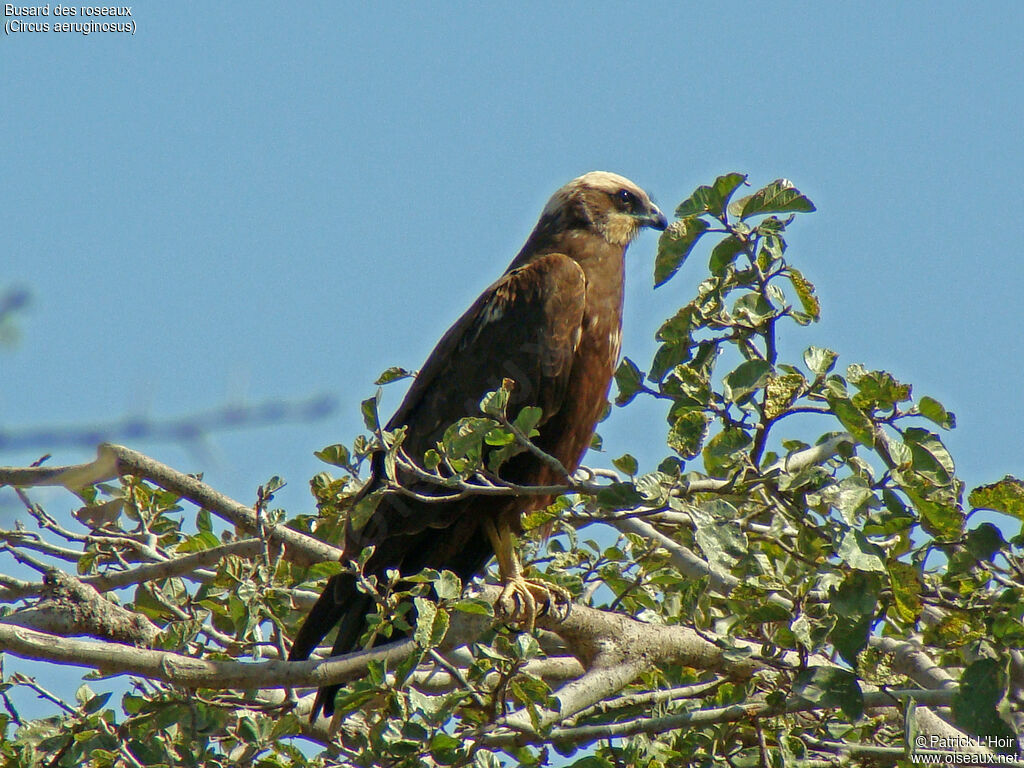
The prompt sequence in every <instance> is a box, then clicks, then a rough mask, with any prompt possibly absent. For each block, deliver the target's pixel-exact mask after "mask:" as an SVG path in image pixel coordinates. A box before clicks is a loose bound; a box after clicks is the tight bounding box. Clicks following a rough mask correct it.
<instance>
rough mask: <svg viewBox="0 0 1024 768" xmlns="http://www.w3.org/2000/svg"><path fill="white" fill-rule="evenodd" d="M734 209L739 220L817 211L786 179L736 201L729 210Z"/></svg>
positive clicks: (774, 182) (777, 180)
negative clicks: (776, 214) (770, 214)
mask: <svg viewBox="0 0 1024 768" xmlns="http://www.w3.org/2000/svg"><path fill="white" fill-rule="evenodd" d="M736 208H738V209H739V211H738V213H739V217H740V218H741V219H748V218H750V217H751V216H757V215H759V214H762V213H812V212H814V211H815V210H817V209H816V208H815V207H814V203H812V202H811V201H810V199H808V198H807V196H806V195H804V194H802V193H801V192H800V190H799V189H797V188H796V187H794V186H793V183H792V182H791V181H789V180H788V179H776V180H775V181H773V182H772V183H771V184H769V185H767V186H766V187H763V188H762V189H759V190H758V191H757V192H755V193H754V194H752V195H750V196H749V197H745V198H743V199H741V200H737V201H736V203H735V204H734V205H733V206H730V209H729V210H730V211H733V210H734V209H736Z"/></svg>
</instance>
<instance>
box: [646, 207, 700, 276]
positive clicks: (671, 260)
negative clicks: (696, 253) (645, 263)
mask: <svg viewBox="0 0 1024 768" xmlns="http://www.w3.org/2000/svg"><path fill="white" fill-rule="evenodd" d="M708 226H709V225H708V223H707V222H706V221H704V220H703V219H698V218H696V217H693V216H689V217H687V218H684V219H679V220H678V221H673V222H672V223H671V224H669V225H668V228H667V229H666V230H665V231H664V232H662V233H661V237H660V238H659V239H658V255H657V256H656V257H655V259H654V287H655V288H657V287H658V286H660V285H664V284H665V283H666V282H667V281H668V280H669V279H670V278H671V277H672V276H673V275H674V274H675V273H676V272H678V271H679V268H680V267H681V266H682V265H683V262H684V261H685V260H686V257H687V256H689V255H690V251H692V250H693V246H694V245H696V244H697V241H698V240H699V239H700V236H701V235H703V234H704V232H705V230H706V229H707V228H708Z"/></svg>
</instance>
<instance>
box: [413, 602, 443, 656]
mask: <svg viewBox="0 0 1024 768" xmlns="http://www.w3.org/2000/svg"><path fill="white" fill-rule="evenodd" d="M413 603H414V605H415V606H416V629H415V631H414V632H413V639H414V640H415V641H416V645H418V646H419V647H420V648H433V647H434V646H435V645H437V644H438V643H440V642H441V641H442V640H444V636H445V634H446V633H447V632H448V614H447V613H446V612H445V611H442V610H440V609H438V607H437V606H436V605H435V604H434V603H432V602H431V601H430V600H427V598H425V597H416V598H414V599H413Z"/></svg>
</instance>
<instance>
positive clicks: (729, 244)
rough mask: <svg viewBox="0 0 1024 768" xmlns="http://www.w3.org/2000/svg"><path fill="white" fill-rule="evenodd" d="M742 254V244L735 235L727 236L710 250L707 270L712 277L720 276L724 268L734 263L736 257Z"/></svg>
mask: <svg viewBox="0 0 1024 768" xmlns="http://www.w3.org/2000/svg"><path fill="white" fill-rule="evenodd" d="M741 253H743V242H742V241H741V240H740V239H739V238H737V237H736V236H735V235H729V236H728V237H726V238H724V239H723V240H721V241H719V243H718V245H716V246H715V247H714V248H713V249H712V250H711V260H710V261H709V262H708V270H709V271H710V272H711V274H713V275H717V276H721V275H722V274H723V273H724V272H725V270H726V267H728V266H729V265H730V264H732V263H733V262H734V261H736V257H737V256H739V255H740V254H741Z"/></svg>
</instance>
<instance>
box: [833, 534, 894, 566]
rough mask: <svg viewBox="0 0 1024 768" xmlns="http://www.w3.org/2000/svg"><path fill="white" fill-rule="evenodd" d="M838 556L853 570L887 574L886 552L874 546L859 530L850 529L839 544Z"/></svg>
mask: <svg viewBox="0 0 1024 768" xmlns="http://www.w3.org/2000/svg"><path fill="white" fill-rule="evenodd" d="M836 554H837V555H839V557H840V559H842V561H843V562H844V563H846V564H847V565H849V566H850V567H851V568H856V569H857V570H858V571H878V572H879V573H885V565H884V563H885V550H883V549H882V548H881V547H879V546H878V545H877V544H872V543H871V542H870V541H868V539H867V537H866V536H865V535H864V534H863V533H861V532H860V531H858V530H854V529H850V530H848V531H847V532H846V534H845V535H844V536H843V540H842V541H841V542H839V548H838V549H837V550H836Z"/></svg>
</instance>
